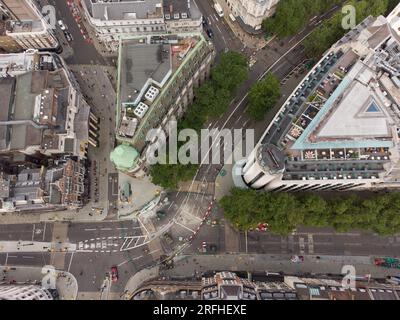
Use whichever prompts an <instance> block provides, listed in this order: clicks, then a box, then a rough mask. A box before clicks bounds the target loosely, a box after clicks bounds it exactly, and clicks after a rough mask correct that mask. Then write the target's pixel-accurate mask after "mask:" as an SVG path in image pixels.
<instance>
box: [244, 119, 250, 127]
mask: <svg viewBox="0 0 400 320" xmlns="http://www.w3.org/2000/svg"><path fill="white" fill-rule="evenodd" d="M249 122H250V119H249V120H247V121H246V122H245V123H243V128H245V127H246V125H247V124H248V123H249Z"/></svg>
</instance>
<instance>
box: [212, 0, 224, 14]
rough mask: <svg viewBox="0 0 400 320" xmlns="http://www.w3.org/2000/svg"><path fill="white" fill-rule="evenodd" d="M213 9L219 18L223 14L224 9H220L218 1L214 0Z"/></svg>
mask: <svg viewBox="0 0 400 320" xmlns="http://www.w3.org/2000/svg"><path fill="white" fill-rule="evenodd" d="M214 9H215V11H217V13H218V15H219V16H220V17H221V18H222V17H223V16H224V11H222V8H221V5H220V4H219V3H218V2H216V3H215V4H214Z"/></svg>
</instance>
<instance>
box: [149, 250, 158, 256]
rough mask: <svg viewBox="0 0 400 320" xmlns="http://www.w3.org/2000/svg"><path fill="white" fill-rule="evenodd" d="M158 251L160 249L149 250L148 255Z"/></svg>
mask: <svg viewBox="0 0 400 320" xmlns="http://www.w3.org/2000/svg"><path fill="white" fill-rule="evenodd" d="M158 251H160V249H156V250H153V251H150V252H149V255H150V254H153V253H156V252H158Z"/></svg>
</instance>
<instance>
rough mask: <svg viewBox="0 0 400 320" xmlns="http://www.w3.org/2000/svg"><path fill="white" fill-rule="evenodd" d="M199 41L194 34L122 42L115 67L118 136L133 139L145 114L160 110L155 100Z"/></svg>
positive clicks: (144, 121)
mask: <svg viewBox="0 0 400 320" xmlns="http://www.w3.org/2000/svg"><path fill="white" fill-rule="evenodd" d="M200 41H201V38H200V37H196V36H193V37H192V36H185V37H178V36H175V35H166V36H152V37H150V39H144V38H140V37H137V38H133V39H125V40H122V41H121V45H120V59H119V70H118V77H119V85H118V86H119V88H118V108H119V110H118V114H119V116H118V120H117V125H118V133H119V137H122V138H125V139H132V138H133V137H134V136H135V133H136V132H137V131H138V130H139V128H142V127H143V126H144V125H146V121H147V119H148V117H149V116H150V115H152V114H154V113H155V112H157V111H158V109H160V106H159V104H158V102H157V101H159V99H160V96H162V95H163V93H164V90H165V88H166V87H167V86H168V85H169V83H170V80H171V79H173V77H174V76H175V75H176V72H177V70H178V69H179V68H180V67H181V66H182V65H183V64H184V63H186V62H187V61H188V59H187V58H188V57H189V56H190V55H191V54H192V52H193V51H194V50H196V49H195V48H197V45H198V44H199V43H200ZM156 105H157V107H155V106H156ZM163 112H164V111H163Z"/></svg>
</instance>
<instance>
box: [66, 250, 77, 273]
mask: <svg viewBox="0 0 400 320" xmlns="http://www.w3.org/2000/svg"><path fill="white" fill-rule="evenodd" d="M74 253H75V252H72V254H71V259H70V260H69V265H68V270H67V271H68V272H69V270H70V269H71V264H72V259H73V257H74Z"/></svg>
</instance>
